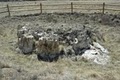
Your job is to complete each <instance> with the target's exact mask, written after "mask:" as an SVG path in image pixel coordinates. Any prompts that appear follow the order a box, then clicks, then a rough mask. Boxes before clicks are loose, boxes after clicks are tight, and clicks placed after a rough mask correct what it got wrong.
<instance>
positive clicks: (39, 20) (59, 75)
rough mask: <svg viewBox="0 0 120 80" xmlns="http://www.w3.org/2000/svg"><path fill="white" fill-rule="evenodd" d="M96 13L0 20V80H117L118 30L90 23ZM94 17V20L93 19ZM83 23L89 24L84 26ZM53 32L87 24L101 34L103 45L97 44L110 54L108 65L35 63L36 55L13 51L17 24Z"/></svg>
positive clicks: (67, 60) (119, 67)
mask: <svg viewBox="0 0 120 80" xmlns="http://www.w3.org/2000/svg"><path fill="white" fill-rule="evenodd" d="M96 15H99V14H91V15H90V14H84V15H82V14H73V15H70V14H62V15H59V14H43V15H36V16H26V17H11V18H9V17H6V18H1V19H0V78H1V80H48V79H49V80H120V76H119V75H120V58H119V56H120V36H119V35H120V28H119V25H116V26H114V25H110V23H109V24H107V25H105V24H101V23H98V22H97V21H93V20H91V18H92V17H94V16H96ZM96 18H97V17H96ZM86 21H87V23H88V24H86ZM26 23H29V24H30V25H32V26H33V28H34V27H35V25H36V24H37V25H38V26H41V27H42V28H47V27H49V26H52V27H53V29H55V28H60V27H61V25H64V26H63V27H64V28H75V26H79V25H81V24H82V25H89V26H92V27H94V28H96V29H97V30H98V31H100V32H101V33H102V34H103V35H104V38H105V42H100V43H101V44H102V45H104V46H105V48H107V49H108V50H109V52H110V54H109V55H110V57H111V58H110V60H111V61H110V63H109V64H107V65H104V66H103V65H97V64H94V63H92V62H89V61H83V60H78V61H75V60H74V58H73V59H71V58H63V59H59V60H58V61H57V62H52V63H49V62H43V61H38V60H37V56H36V55H35V54H32V55H23V54H20V53H18V52H16V50H15V49H16V48H15V45H16V43H17V36H16V29H17V26H18V25H19V24H26Z"/></svg>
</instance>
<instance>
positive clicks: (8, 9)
mask: <svg viewBox="0 0 120 80" xmlns="http://www.w3.org/2000/svg"><path fill="white" fill-rule="evenodd" d="M7 11H8V16H9V17H10V16H11V14H10V8H9V5H8V4H7Z"/></svg>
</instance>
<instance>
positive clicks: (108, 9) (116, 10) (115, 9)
mask: <svg viewBox="0 0 120 80" xmlns="http://www.w3.org/2000/svg"><path fill="white" fill-rule="evenodd" d="M105 10H108V11H109V10H112V11H120V9H109V8H107V9H105Z"/></svg>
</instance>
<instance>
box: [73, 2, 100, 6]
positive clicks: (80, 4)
mask: <svg viewBox="0 0 120 80" xmlns="http://www.w3.org/2000/svg"><path fill="white" fill-rule="evenodd" d="M74 5H82V6H86V5H87V6H88V5H89V6H90V5H96V6H102V4H82V3H80V4H78V3H74Z"/></svg>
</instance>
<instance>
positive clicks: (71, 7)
mask: <svg viewBox="0 0 120 80" xmlns="http://www.w3.org/2000/svg"><path fill="white" fill-rule="evenodd" d="M76 6H77V7H76ZM81 6H83V7H81ZM88 6H92V7H93V8H91V7H88ZM94 6H95V7H94ZM96 6H97V7H96ZM30 7H31V8H30ZM46 7H47V8H46ZM51 7H52V8H51ZM61 7H62V8H61ZM86 7H87V8H86ZM109 7H112V8H109ZM115 7H117V8H118V9H116V8H115ZM13 8H14V9H13ZM114 8H115V9H114ZM2 10H3V11H2ZM45 10H46V11H48V10H50V11H55V10H56V12H57V10H68V11H69V12H70V13H74V12H77V11H76V10H96V11H97V10H99V11H100V12H101V13H102V14H104V13H105V11H118V12H120V5H114V4H105V3H103V4H88V3H87V4H83V3H73V2H71V3H70V4H68V3H67V4H42V3H40V4H35V5H33V4H32V5H7V6H4V7H0V15H1V14H4V13H8V16H11V14H12V12H24V11H39V13H40V14H42V13H43V12H44V11H45Z"/></svg>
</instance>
